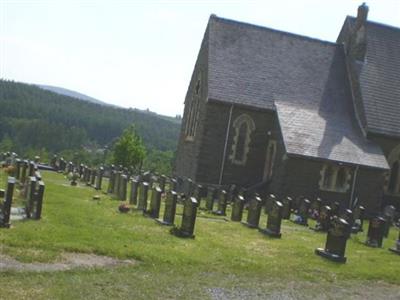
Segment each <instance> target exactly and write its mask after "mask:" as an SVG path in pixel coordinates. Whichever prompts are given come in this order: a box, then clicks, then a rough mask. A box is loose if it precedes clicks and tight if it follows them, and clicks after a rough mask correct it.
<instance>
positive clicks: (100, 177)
mask: <svg viewBox="0 0 400 300" xmlns="http://www.w3.org/2000/svg"><path fill="white" fill-rule="evenodd" d="M103 175H104V168H103V167H100V168H99V170H98V172H97V178H96V188H95V189H96V190H101V184H102V182H103Z"/></svg>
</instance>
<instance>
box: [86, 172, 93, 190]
mask: <svg viewBox="0 0 400 300" xmlns="http://www.w3.org/2000/svg"><path fill="white" fill-rule="evenodd" d="M92 173H93V170H92V169H91V168H87V173H86V178H85V183H86V185H87V186H90V181H91V177H92Z"/></svg>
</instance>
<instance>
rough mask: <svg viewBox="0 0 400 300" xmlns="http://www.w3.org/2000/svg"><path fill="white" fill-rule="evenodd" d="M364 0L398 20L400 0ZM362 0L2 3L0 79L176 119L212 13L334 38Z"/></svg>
mask: <svg viewBox="0 0 400 300" xmlns="http://www.w3.org/2000/svg"><path fill="white" fill-rule="evenodd" d="M366 2H367V5H368V6H369V15H368V19H369V20H371V21H376V22H380V23H384V24H388V25H392V26H396V27H400V0H374V1H372V0H370V1H366ZM361 3H362V1H354V0H330V1H325V0H295V1H284V0H279V1H278V0H276V1H272V0H269V1H268V0H261V1H255V0H254V1H251V0H247V1H246V0H243V1H238V0H237V1H233V0H230V1H228V0H227V1H222V0H221V1H200V0H197V1H144V0H143V1H139V0H138V1H134V0H131V1H122V0H115V1H111V0H110V1H89V0H81V1H74V0H69V1H67V0H66V1H57V0H52V1H49V0H48V1H39V0H25V1H21V0H0V78H3V79H10V80H15V81H21V82H27V83H38V84H46V85H54V86H59V87H63V88H67V89H71V90H75V91H77V92H80V93H84V94H87V95H88V96H91V97H94V98H97V99H99V100H102V101H105V102H108V103H113V104H116V105H119V106H122V107H136V108H140V109H146V108H149V109H150V110H151V111H155V112H157V113H160V114H164V115H172V116H174V115H176V114H182V112H183V101H184V97H185V94H186V90H187V87H188V84H189V80H190V77H191V74H192V71H193V67H194V64H195V61H196V58H197V53H198V51H199V47H200V43H201V40H202V38H203V34H204V31H205V29H206V25H207V22H208V18H209V16H210V14H213V13H214V14H216V15H217V16H219V17H224V18H230V19H234V20H239V21H244V22H248V23H253V24H257V25H261V26H266V27H270V28H274V29H278V30H284V31H289V32H292V33H297V34H301V35H306V36H310V37H315V38H319V39H322V40H328V41H335V40H336V37H337V35H338V34H339V30H340V28H341V26H342V24H343V22H344V19H345V17H346V15H352V16H355V15H356V13H357V7H358V6H359V5H360V4H361ZM399 51H400V50H399Z"/></svg>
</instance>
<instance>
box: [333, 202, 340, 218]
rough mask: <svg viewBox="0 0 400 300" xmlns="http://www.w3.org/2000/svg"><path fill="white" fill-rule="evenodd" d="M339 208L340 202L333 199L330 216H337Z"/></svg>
mask: <svg viewBox="0 0 400 300" xmlns="http://www.w3.org/2000/svg"><path fill="white" fill-rule="evenodd" d="M339 210H340V204H339V202H337V201H335V202H333V203H332V204H331V212H332V216H338V215H339Z"/></svg>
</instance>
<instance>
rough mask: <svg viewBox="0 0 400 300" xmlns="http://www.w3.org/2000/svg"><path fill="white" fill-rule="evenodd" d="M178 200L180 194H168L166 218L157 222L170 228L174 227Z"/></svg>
mask: <svg viewBox="0 0 400 300" xmlns="http://www.w3.org/2000/svg"><path fill="white" fill-rule="evenodd" d="M177 199H178V194H177V193H176V192H175V191H169V192H167V197H166V199H165V208H164V216H163V219H162V220H161V219H157V220H156V221H157V222H158V223H160V224H162V225H169V226H172V225H174V221H175V213H176V201H177Z"/></svg>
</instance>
